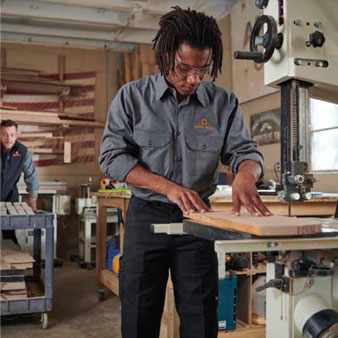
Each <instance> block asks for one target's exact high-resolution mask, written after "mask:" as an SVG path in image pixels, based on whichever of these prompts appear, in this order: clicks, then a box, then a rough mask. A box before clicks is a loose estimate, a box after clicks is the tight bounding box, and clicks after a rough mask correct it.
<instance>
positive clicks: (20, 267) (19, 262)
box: [0, 240, 34, 301]
mask: <svg viewBox="0 0 338 338" xmlns="http://www.w3.org/2000/svg"><path fill="white" fill-rule="evenodd" d="M33 263H34V259H33V258H32V256H31V255H30V254H29V253H27V252H23V251H21V249H20V246H18V245H16V244H14V243H13V241H12V240H2V241H1V256H0V270H1V271H0V272H1V274H0V292H1V297H0V300H1V301H6V300H13V299H24V298H27V287H26V283H25V275H27V274H28V272H29V271H30V269H32V268H33Z"/></svg>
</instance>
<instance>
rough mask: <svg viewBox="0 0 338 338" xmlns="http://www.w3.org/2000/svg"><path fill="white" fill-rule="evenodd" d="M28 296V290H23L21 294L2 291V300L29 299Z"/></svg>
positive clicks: (0, 295)
mask: <svg viewBox="0 0 338 338" xmlns="http://www.w3.org/2000/svg"><path fill="white" fill-rule="evenodd" d="M27 297H28V296H27V292H25V293H23V292H22V293H20V294H10V293H9V294H8V293H7V292H1V293H0V301H7V300H19V299H27Z"/></svg>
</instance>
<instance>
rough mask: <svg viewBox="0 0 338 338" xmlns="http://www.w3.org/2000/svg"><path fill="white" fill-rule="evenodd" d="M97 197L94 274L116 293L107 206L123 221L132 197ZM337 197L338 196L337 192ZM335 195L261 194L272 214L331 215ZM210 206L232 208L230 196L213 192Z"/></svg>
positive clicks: (224, 209) (114, 195)
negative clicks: (301, 198) (293, 197)
mask: <svg viewBox="0 0 338 338" xmlns="http://www.w3.org/2000/svg"><path fill="white" fill-rule="evenodd" d="M92 195H95V196H97V204H98V214H97V227H96V243H97V244H96V245H97V247H96V273H97V284H98V286H102V285H103V286H105V287H107V288H108V289H111V290H112V291H113V292H114V293H115V294H118V279H117V276H115V275H114V274H113V273H112V272H111V271H109V270H107V269H106V233H107V208H109V207H115V208H120V209H121V212H122V220H123V222H122V223H123V224H124V222H125V219H126V213H127V207H128V203H129V200H130V198H131V194H130V193H114V192H99V193H92ZM337 196H338V195H337ZM337 196H336V195H334V194H328V195H323V196H313V198H312V199H311V200H309V201H306V202H299V203H297V202H295V203H292V204H289V203H287V202H284V201H280V200H279V199H278V197H277V196H261V197H262V200H263V202H264V203H265V204H266V206H267V207H268V208H269V210H270V211H271V212H272V213H273V214H275V215H283V216H286V215H288V214H289V210H290V212H291V215H293V216H318V217H330V216H332V215H334V213H335V210H336V206H337V199H338V197H337ZM210 202H211V207H212V209H213V210H215V211H230V210H231V208H232V199H231V195H228V196H219V194H215V195H213V196H211V197H210ZM123 224H122V225H121V228H120V240H121V242H120V247H121V251H122V249H123V234H124V225H123Z"/></svg>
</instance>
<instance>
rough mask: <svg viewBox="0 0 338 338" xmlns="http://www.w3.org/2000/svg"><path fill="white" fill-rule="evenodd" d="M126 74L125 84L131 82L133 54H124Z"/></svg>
mask: <svg viewBox="0 0 338 338" xmlns="http://www.w3.org/2000/svg"><path fill="white" fill-rule="evenodd" d="M123 56H124V74H125V82H126V83H127V82H129V81H131V54H130V53H124V54H123Z"/></svg>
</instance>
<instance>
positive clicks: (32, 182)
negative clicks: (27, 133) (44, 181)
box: [22, 151, 39, 196]
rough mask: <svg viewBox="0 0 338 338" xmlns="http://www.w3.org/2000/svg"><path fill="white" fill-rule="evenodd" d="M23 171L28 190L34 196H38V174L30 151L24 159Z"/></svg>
mask: <svg viewBox="0 0 338 338" xmlns="http://www.w3.org/2000/svg"><path fill="white" fill-rule="evenodd" d="M22 171H23V175H24V176H23V178H24V181H25V183H26V186H27V189H26V190H27V192H29V193H30V194H32V196H37V192H38V190H39V182H38V175H37V171H36V168H35V166H34V163H33V159H32V155H31V154H30V153H29V152H28V151H27V153H26V156H25V159H24V163H23V167H22ZM33 192H34V193H33Z"/></svg>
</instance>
